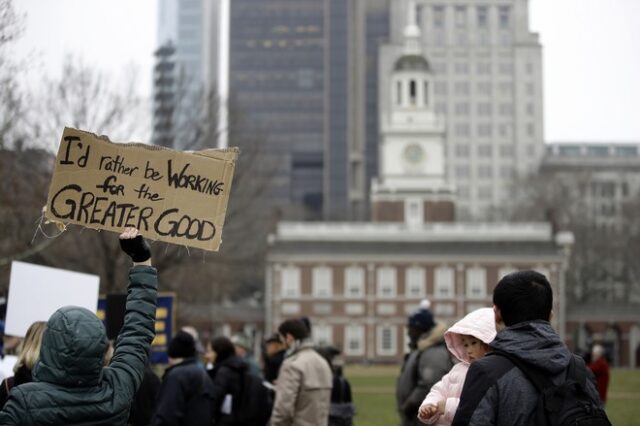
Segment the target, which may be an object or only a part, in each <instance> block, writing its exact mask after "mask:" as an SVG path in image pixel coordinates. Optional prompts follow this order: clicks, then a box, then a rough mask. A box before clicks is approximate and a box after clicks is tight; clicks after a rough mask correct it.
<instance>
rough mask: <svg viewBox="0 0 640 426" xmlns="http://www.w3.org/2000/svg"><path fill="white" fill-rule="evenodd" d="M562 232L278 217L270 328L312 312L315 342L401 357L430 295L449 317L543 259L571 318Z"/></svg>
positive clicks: (352, 354)
mask: <svg viewBox="0 0 640 426" xmlns="http://www.w3.org/2000/svg"><path fill="white" fill-rule="evenodd" d="M563 237H565V235H563V234H559V235H556V236H554V235H553V234H552V232H551V228H550V226H549V225H547V224H540V223H531V224H489V223H487V224H477V223H473V224H472V223H433V224H423V225H421V226H410V225H408V224H407V223H318V224H312V223H281V224H279V226H278V229H277V231H276V233H274V234H273V235H272V236H271V241H270V243H271V246H270V250H269V254H268V257H267V273H266V277H267V289H266V294H267V301H266V327H267V333H269V332H270V331H273V330H274V329H275V328H276V327H277V326H278V324H279V323H280V322H281V321H283V320H284V319H287V318H294V317H300V316H303V315H304V316H307V317H309V318H310V319H311V322H312V324H313V338H314V340H315V341H316V342H317V343H319V344H320V343H333V344H335V345H337V346H339V347H342V348H343V349H344V352H345V355H346V356H347V358H348V359H350V360H352V361H355V362H398V361H400V360H401V359H402V356H403V354H404V352H405V349H406V348H407V343H408V340H407V338H406V331H405V324H406V320H407V315H408V314H409V313H410V312H412V311H413V310H415V309H416V308H417V306H418V305H419V303H420V301H421V300H422V299H424V298H428V299H430V300H431V305H432V310H433V312H434V315H435V317H436V319H438V320H440V321H445V322H448V323H452V322H454V321H455V320H457V319H459V318H460V317H462V316H463V315H465V314H466V313H467V312H469V311H472V310H474V309H476V308H479V307H485V306H491V294H492V291H493V288H494V286H495V284H496V283H497V282H498V280H499V278H500V277H501V276H503V275H504V274H506V273H508V272H512V271H515V270H518V269H530V268H533V269H536V270H538V271H540V272H542V273H544V274H545V275H547V276H548V277H549V279H550V281H551V283H552V285H553V288H554V293H555V295H554V300H555V306H554V312H556V317H555V321H554V325H555V326H556V327H557V328H558V329H559V330H560V331H561V333H562V327H561V324H563V319H564V312H565V307H564V298H563V294H564V287H563V285H564V282H563V274H562V271H563V268H564V266H563V265H564V261H565V255H564V252H563V246H562V244H561V243H562V242H563Z"/></svg>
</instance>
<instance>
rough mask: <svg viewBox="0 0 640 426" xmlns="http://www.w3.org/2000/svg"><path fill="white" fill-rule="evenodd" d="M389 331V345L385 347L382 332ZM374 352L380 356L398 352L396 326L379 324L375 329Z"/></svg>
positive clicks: (392, 354)
mask: <svg viewBox="0 0 640 426" xmlns="http://www.w3.org/2000/svg"><path fill="white" fill-rule="evenodd" d="M385 332H388V333H389V343H390V347H388V348H385V347H384V346H383V343H384V334H385ZM376 353H377V354H378V355H380V356H394V355H397V353H398V327H396V326H394V325H388V324H387V325H379V326H378V327H377V329H376Z"/></svg>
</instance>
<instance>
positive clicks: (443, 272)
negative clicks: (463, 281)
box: [433, 266, 456, 299]
mask: <svg viewBox="0 0 640 426" xmlns="http://www.w3.org/2000/svg"><path fill="white" fill-rule="evenodd" d="M455 274H456V271H455V270H454V269H453V268H452V267H451V266H439V267H437V268H436V269H435V272H434V287H433V297H434V298H435V299H453V298H454V297H455V295H456V276H455ZM442 289H446V290H447V291H446V294H443V292H442V291H441V290H442Z"/></svg>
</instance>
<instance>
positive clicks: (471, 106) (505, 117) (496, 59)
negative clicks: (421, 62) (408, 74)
mask: <svg viewBox="0 0 640 426" xmlns="http://www.w3.org/2000/svg"><path fill="white" fill-rule="evenodd" d="M394 3H395V4H394V6H393V7H392V8H391V44H390V45H388V46H385V47H384V48H383V50H382V52H381V65H380V84H381V87H386V86H387V84H388V83H387V80H388V79H389V78H390V77H389V76H390V75H391V71H392V69H393V58H394V57H395V56H396V55H397V51H398V50H400V49H402V47H401V46H402V39H403V38H402V37H403V31H404V28H405V24H406V19H407V18H406V17H407V16H408V11H407V8H408V7H409V4H410V3H413V2H410V1H402V2H394ZM415 3H417V4H416V6H417V8H418V11H417V14H418V25H419V26H420V28H421V30H422V35H421V44H422V46H423V49H424V54H425V57H426V59H427V60H428V61H429V64H430V66H431V69H432V72H433V76H434V98H435V109H436V112H437V113H439V114H440V115H441V116H443V117H445V119H446V123H447V128H446V148H447V149H446V157H447V163H448V166H447V173H448V176H449V177H450V179H451V182H452V183H453V184H455V186H456V187H457V195H458V204H457V217H458V218H460V219H464V220H478V219H485V218H492V217H495V216H497V217H498V218H499V211H500V209H499V206H500V203H501V202H502V200H503V199H505V198H509V197H510V196H511V193H510V191H511V188H510V185H509V184H510V182H511V179H512V177H513V176H516V175H525V174H527V173H530V172H533V171H535V170H536V169H537V167H538V164H539V161H540V159H541V157H542V154H543V152H544V142H543V109H542V106H543V105H542V54H541V51H542V47H541V45H540V43H539V40H538V35H537V34H535V33H532V32H530V30H529V24H528V13H529V11H528V1H527V0H486V1H482V2H478V1H475V0H474V1H456V2H442V1H438V0H417V1H416V2H415ZM388 96H389V93H387V92H384V91H382V92H381V93H380V97H379V101H380V109H381V113H382V114H384V113H385V111H384V108H385V105H391V104H390V103H389V102H388V99H387V97H388ZM497 207H498V208H497Z"/></svg>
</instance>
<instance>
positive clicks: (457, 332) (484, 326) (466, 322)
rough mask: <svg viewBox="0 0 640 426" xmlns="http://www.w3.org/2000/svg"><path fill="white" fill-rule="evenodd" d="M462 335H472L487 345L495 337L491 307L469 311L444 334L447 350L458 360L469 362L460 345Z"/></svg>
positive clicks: (493, 316) (494, 323)
mask: <svg viewBox="0 0 640 426" xmlns="http://www.w3.org/2000/svg"><path fill="white" fill-rule="evenodd" d="M462 335H467V336H473V337H475V338H476V339H479V340H482V341H483V342H484V343H486V344H487V345H488V344H489V343H491V342H492V341H493V339H494V338H495V337H496V320H495V315H494V313H493V309H492V308H480V309H476V310H475V311H473V312H470V313H469V314H467V316H465V317H464V318H462V319H461V320H460V321H458V322H457V323H455V324H454V325H453V326H451V327H450V328H449V330H447V332H446V333H445V334H444V340H445V342H447V348H448V349H449V352H451V353H452V354H453V356H455V357H456V358H458V359H459V360H460V361H464V362H469V359H468V357H467V353H466V351H465V350H464V347H463V346H462V338H461V337H462Z"/></svg>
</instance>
